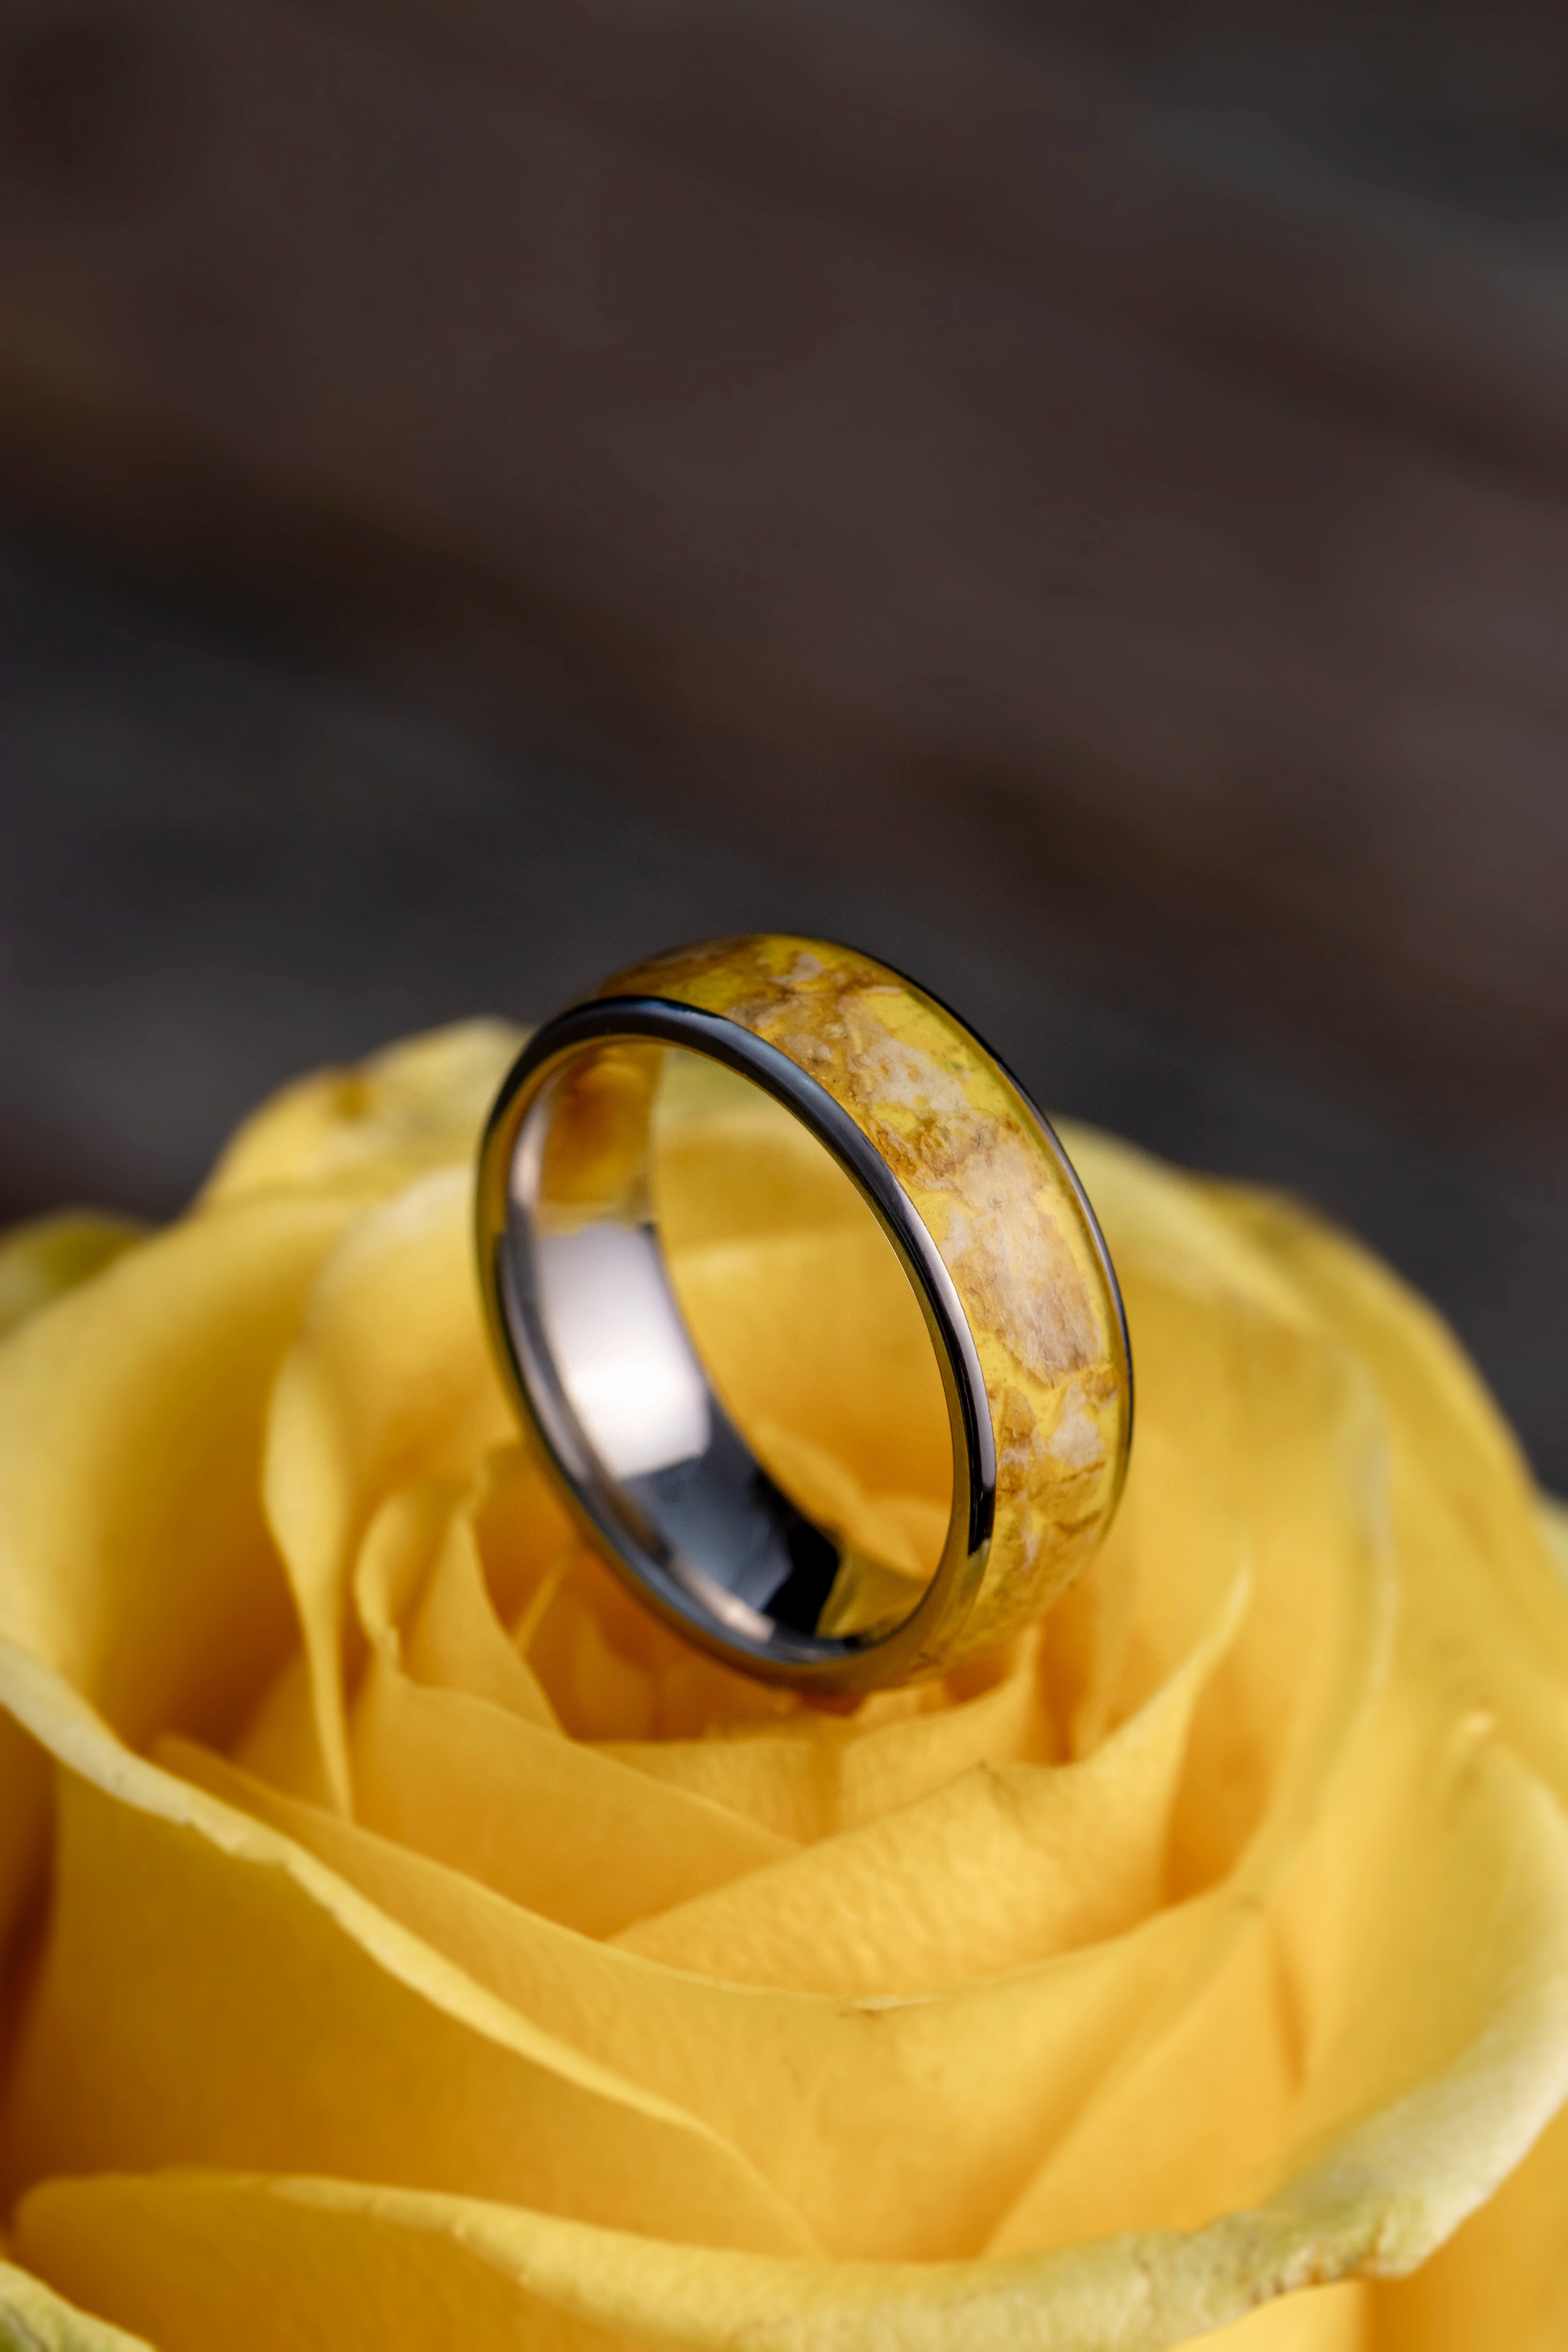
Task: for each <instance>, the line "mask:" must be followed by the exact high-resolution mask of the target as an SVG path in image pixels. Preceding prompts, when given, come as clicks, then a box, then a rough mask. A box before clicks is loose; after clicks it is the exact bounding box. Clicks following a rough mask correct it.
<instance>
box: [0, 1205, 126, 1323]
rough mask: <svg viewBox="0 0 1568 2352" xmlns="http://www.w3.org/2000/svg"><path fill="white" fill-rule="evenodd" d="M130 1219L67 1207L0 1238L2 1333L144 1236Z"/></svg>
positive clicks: (71, 1287) (11, 1230) (109, 1263)
mask: <svg viewBox="0 0 1568 2352" xmlns="http://www.w3.org/2000/svg"><path fill="white" fill-rule="evenodd" d="M141 1237H142V1227H141V1226H140V1225H139V1224H136V1223H132V1220H131V1219H130V1218H128V1217H110V1216H103V1215H100V1214H96V1213H93V1212H91V1211H89V1210H82V1209H66V1210H62V1211H60V1212H58V1213H57V1214H55V1215H53V1216H47V1217H34V1218H32V1219H30V1220H29V1222H28V1223H26V1224H23V1225H13V1226H12V1227H11V1228H10V1230H9V1232H7V1233H4V1234H0V1334H4V1333H5V1332H6V1331H10V1330H14V1329H15V1328H16V1326H17V1324H19V1323H24V1322H26V1319H27V1318H28V1316H29V1315H36V1314H37V1311H38V1309H39V1307H47V1305H48V1304H49V1302H50V1300H51V1299H54V1298H60V1297H64V1296H65V1294H66V1292H67V1291H68V1290H74V1289H75V1288H76V1287H77V1285H78V1284H79V1283H82V1282H88V1281H90V1279H91V1277H92V1276H94V1275H95V1274H97V1273H99V1272H100V1270H101V1269H102V1268H103V1267H104V1266H106V1265H111V1264H112V1263H113V1261H114V1259H116V1258H117V1257H119V1256H121V1255H122V1254H123V1253H124V1252H125V1251H126V1250H128V1249H129V1248H130V1247H131V1245H132V1243H133V1242H136V1241H139V1240H140V1239H141Z"/></svg>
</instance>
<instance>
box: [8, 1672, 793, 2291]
mask: <svg viewBox="0 0 1568 2352" xmlns="http://www.w3.org/2000/svg"><path fill="white" fill-rule="evenodd" d="M0 1687H3V1689H4V1694H5V1702H6V1704H7V1705H9V1706H11V1707H12V1709H13V1710H14V1711H15V1712H16V1714H17V1715H18V1716H19V1717H21V1718H22V1719H23V1720H24V1721H26V1723H27V1724H28V1727H29V1728H30V1729H31V1730H32V1731H33V1733H34V1736H35V1737H36V1738H40V1739H42V1740H43V1741H45V1742H46V1743H47V1745H49V1746H50V1748H52V1750H53V1751H54V1752H55V1753H57V1754H58V1755H59V1756H60V1758H61V1759H62V1761H63V1762H64V1763H65V1764H66V1765H67V1767H68V1769H67V1770H66V1771H65V1772H63V1773H62V1774H61V1776H60V1789H59V1816H60V1821H59V1833H58V1848H57V1879H56V1897H55V1906H54V1910H53V1915H52V1918H51V1923H50V1929H49V1936H48V1940H47V1946H46V1949H45V1953H44V1958H43V1962H42V1967H41V1972H40V1977H39V1981H38V1985H37V1991H36V1994H35V1997H34V2000H33V2002H32V2004H31V2007H30V2009H29V2011H28V2014H27V2016H26V2020H25V2021H24V2026H23V2031H22V2034H21V2038H20V2041H19V2043H18V2047H17V2050H16V2059H15V2064H14V2068H13V2076H12V2082H11V2085H10V2092H9V2096H8V2100H7V2105H6V2110H5V2137H4V2151H5V2172H6V2175H7V2177H8V2181H9V2184H10V2188H11V2189H13V2190H14V2189H15V2188H16V2186H17V2185H19V2184H20V2183H23V2182H26V2181H27V2180H30V2179H37V2178H38V2177H40V2176H41V2175H45V2174H47V2173H50V2172H53V2171H57V2170H58V2171H66V2172H71V2171H81V2170H93V2169H96V2168H100V2167H115V2166H128V2167H131V2168H147V2167H150V2166H157V2165H160V2164H167V2163H173V2162H177V2161H182V2160H189V2159H195V2160H198V2161H206V2162H210V2163H215V2164H219V2165H240V2166H248V2167H257V2166H260V2167H262V2168H301V2167H303V2168H316V2169H321V2170H326V2171H331V2172H341V2173H344V2174H348V2175H350V2176H355V2175H362V2176H363V2175H365V2174H368V2173H374V2174H376V2175H378V2176H379V2177H381V2178H383V2179H390V2180H397V2181H401V2182H403V2183H405V2184H408V2185H413V2186H424V2187H431V2188H438V2189H447V2190H459V2191H465V2192H468V2193H479V2194H483V2195H489V2196H493V2197H499V2198H503V2199H508V2200H515V2201H517V2202H519V2203H521V2204H524V2205H531V2206H537V2207H540V2208H542V2209H543V2210H553V2211H557V2212H574V2213H577V2214H580V2215H584V2216H586V2217H588V2218H592V2219H598V2220H605V2221H615V2222H616V2223H618V2224H620V2225H622V2226H625V2227H626V2228H630V2229H634V2230H638V2231H650V2232H653V2233H655V2234H658V2235H659V2236H662V2237H666V2238H669V2239H672V2240H686V2241H690V2240H692V2239H697V2240H699V2241H701V2240H704V2239H709V2240H711V2239H714V2238H716V2239H717V2240H718V2241H719V2242H728V2243H731V2244H751V2245H754V2246H763V2247H772V2248H777V2249H787V2250H790V2251H799V2250H802V2249H804V2248H805V2246H807V2245H808V2244H809V2242H810V2241H809V2237H808V2234H807V2232H806V2231H805V2230H804V2228H803V2227H802V2225H801V2223H800V2222H799V2221H798V2220H797V2219H796V2218H795V2216H794V2215H793V2214H792V2213H791V2212H790V2211H789V2210H788V2209H787V2207H786V2206H784V2204H783V2203H782V2201H781V2200H779V2199H778V2198H777V2197H776V2195H774V2194H773V2192H771V2191H770V2190H769V2189H767V2188H766V2187H765V2185H764V2184H763V2181H762V2180H761V2179H760V2178H759V2177H758V2175H757V2174H756V2173H755V2171H754V2170H753V2169H752V2168H751V2167H750V2166H749V2165H748V2164H747V2163H746V2162H745V2161H744V2159H743V2158H742V2157H741V2156H740V2155H739V2154H738V2153H737V2152H736V2151H735V2150H734V2149H733V2148H732V2147H728V2146H726V2145H725V2144H724V2143H723V2142H722V2141H721V2139H719V2138H718V2137H716V2136H715V2135H714V2134H713V2133H712V2132H711V2131H710V2130H709V2129H708V2128H706V2127H705V2126H702V2125H701V2124H700V2123H696V2122H694V2121H693V2120H692V2119H691V2118H690V2117H689V2116H687V2115H686V2114H685V2113H684V2112H682V2110H681V2109H680V2108H679V2107H677V2106H675V2105H671V2104H670V2103H668V2102H667V2101H664V2100H661V2099H658V2098H656V2097H654V2096H652V2095H650V2094H648V2093H647V2092H646V2091H643V2090H642V2089H640V2088H639V2087H638V2086H637V2085H636V2084H631V2083H628V2082H627V2081H626V2079H625V2078H624V2077H621V2076H618V2075H616V2074H614V2073H613V2072H612V2071H611V2070H609V2069H607V2068H605V2067H604V2066H602V2065H600V2064H598V2063H595V2062H594V2061H592V2060H590V2059H588V2058H584V2057H583V2056H581V2055H580V2054H579V2053H576V2052H575V2051H574V2050H572V2049H571V2048H570V2047H568V2046H567V2045H565V2044H564V2043H563V2042H560V2041H559V2040H557V2039H556V2038H554V2037H552V2036H551V2035H549V2034H546V2033H544V2032H542V2031H541V2030H540V2029H539V2028H538V2027H536V2026H534V2025H532V2024H531V2023H530V2022H529V2021H526V2020H524V2019H522V2018H521V2017H520V2016H519V2015H518V2014H517V2012H516V2011H513V2010H511V2009H510V2008H509V2007H508V2006H507V2005H506V2004H504V2003H503V2002H501V2001H499V2000H497V1999H496V1998H495V1997H494V1995H493V1994H490V1993H489V1992H487V1991H486V1990H484V1989H483V1988H482V1987H481V1986H479V1984H477V1983H476V1982H475V1981H474V1980H473V1979H471V1978H470V1977H468V1976H467V1975H466V1974H465V1973H464V1972H463V1971H461V1970H460V1969H457V1968H455V1967H454V1966H453V1965H452V1964H451V1963H450V1962H448V1961H447V1960H445V1959H443V1958H441V1957H440V1956H439V1955H438V1954H437V1953H436V1952H434V1951H433V1950H432V1949H431V1948H429V1947H428V1946H427V1945H426V1944H424V1943H422V1942H419V1941H418V1940H417V1939H416V1938H414V1937H410V1936H409V1935H408V1934H407V1932H406V1931H405V1929H403V1928H401V1927H397V1926H396V1925H395V1923H393V1922H392V1921H390V1920H389V1919H388V1918H387V1917H386V1916H384V1914H383V1913H381V1912H379V1911H377V1910H376V1909H375V1908H374V1906H372V1905H370V1904H368V1903H366V1902H365V1901H364V1899H363V1897H362V1896H360V1895H356V1894H355V1893H354V1892H353V1890H352V1889H351V1888H350V1887H348V1886H347V1885H346V1884H345V1883H344V1882H343V1881H342V1879H340V1878H338V1877H336V1876H335V1875H333V1874H331V1873H329V1872H327V1871H324V1870H323V1869H322V1868H321V1865H320V1864H318V1863H316V1862H314V1861H313V1860H312V1859H311V1857H310V1855H308V1854H307V1853H303V1852H302V1851H301V1850H300V1848H298V1847H297V1846H295V1845H293V1844H291V1843H289V1842H288V1841H287V1840H284V1839H281V1838H279V1836H278V1835H277V1834H276V1833H275V1832H271V1831H269V1830H268V1829H266V1828H265V1827H263V1826H261V1825H260V1824H258V1822H255V1821H253V1820H249V1819H247V1817H246V1816H244V1815H243V1814H238V1813H235V1812H233V1811H229V1810H228V1809H227V1808H226V1807H224V1806H222V1805H221V1804H219V1803H217V1802H216V1801H215V1800H213V1799H212V1798H211V1797H209V1796H207V1795H205V1793H204V1792H202V1791H200V1790H196V1789H195V1788H192V1787H190V1786H188V1785H186V1784H184V1783H182V1782H180V1781H178V1780H174V1779H172V1778H171V1777H170V1776H169V1775H168V1774H166V1773H164V1772H162V1771H159V1770H157V1769H154V1768H153V1767H152V1766H150V1765H148V1764H145V1763H143V1762H142V1761H141V1760H140V1759H137V1758H135V1757H132V1756H131V1755H130V1754H129V1753H128V1752H126V1751H125V1750H123V1749H121V1748H117V1747H116V1746H115V1745H114V1744H113V1743H112V1741H111V1740H110V1738H109V1736H108V1734H107V1733H106V1731H105V1730H104V1728H103V1727H102V1726H101V1724H100V1722H99V1720H98V1719H97V1718H96V1717H93V1716H92V1715H91V1714H90V1713H89V1711H88V1710H87V1709H86V1708H85V1707H83V1706H81V1705H80V1703H79V1701H75V1700H73V1699H72V1697H71V1696H70V1695H69V1694H68V1692H67V1691H66V1690H65V1689H64V1687H63V1685H60V1684H59V1683H58V1681H57V1680H56V1679H55V1678H54V1677H52V1676H50V1675H48V1674H47V1672H46V1671H45V1670H43V1669H41V1668H40V1667H38V1666H37V1664H35V1663H34V1662H33V1661H31V1660H29V1659H27V1658H26V1657H25V1656H24V1655H23V1654H20V1653H18V1652H16V1651H15V1650H12V1649H11V1648H10V1647H9V1646H8V1645H7V1646H5V1647H3V1648H0ZM83 1772H85V1773H87V1774H89V1775H90V1776H91V1777H89V1778H82V1777H79V1775H80V1774H81V1773H83ZM106 1921H112V1922H113V1931H112V1933H111V1934H107V1935H106V1934H105V1932H104V1923H105V1922H106Z"/></svg>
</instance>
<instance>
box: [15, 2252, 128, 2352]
mask: <svg viewBox="0 0 1568 2352" xmlns="http://www.w3.org/2000/svg"><path fill="white" fill-rule="evenodd" d="M0 2344H5V2345H14V2346H16V2352H152V2347H151V2346H149V2345H148V2344H147V2342H146V2341H145V2339H144V2338H143V2337H142V2336H127V2335H125V2334H123V2333H122V2332H121V2329H120V2328H118V2327H110V2325H109V2323H108V2322H107V2321H106V2320H102V2319H95V2318H94V2317H93V2316H92V2315H91V2314H90V2313H89V2312H85V2311H78V2310H76V2309H75V2308H74V2307H73V2306H72V2305H70V2304H68V2303H66V2302H64V2301H63V2300H62V2298H61V2297H60V2296H59V2295H58V2294H51V2293H50V2291H49V2289H48V2288H47V2286H45V2285H44V2284H42V2283H41V2281H39V2280H37V2279H36V2278H29V2277H28V2276H27V2273H26V2271H19V2270H17V2269H16V2265H15V2264H14V2263H7V2262H0Z"/></svg>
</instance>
